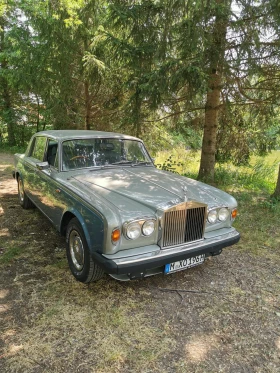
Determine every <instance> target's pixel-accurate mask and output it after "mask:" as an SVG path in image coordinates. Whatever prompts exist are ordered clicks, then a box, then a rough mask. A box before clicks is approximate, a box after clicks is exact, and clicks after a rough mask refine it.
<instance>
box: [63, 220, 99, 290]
mask: <svg viewBox="0 0 280 373" xmlns="http://www.w3.org/2000/svg"><path fill="white" fill-rule="evenodd" d="M66 253H67V259H68V264H69V267H70V270H71V272H72V274H73V275H74V277H75V278H76V279H77V280H78V281H81V282H84V283H88V282H92V281H97V280H100V279H101V278H102V277H103V275H104V271H103V270H102V269H101V268H100V267H99V266H98V265H97V264H96V263H95V262H94V261H93V260H92V258H91V255H90V252H89V248H88V244H87V241H86V238H85V234H84V230H83V228H82V226H81V224H80V222H79V220H78V219H77V218H73V219H72V220H71V221H70V222H69V224H68V226H67V230H66Z"/></svg>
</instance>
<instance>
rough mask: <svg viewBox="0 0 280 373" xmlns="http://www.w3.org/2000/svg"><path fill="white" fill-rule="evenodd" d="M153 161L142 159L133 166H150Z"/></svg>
mask: <svg viewBox="0 0 280 373" xmlns="http://www.w3.org/2000/svg"><path fill="white" fill-rule="evenodd" d="M152 164H153V163H152V162H149V161H140V162H136V163H133V166H143V165H145V166H149V165H152Z"/></svg>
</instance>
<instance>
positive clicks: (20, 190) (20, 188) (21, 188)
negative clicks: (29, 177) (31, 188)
mask: <svg viewBox="0 0 280 373" xmlns="http://www.w3.org/2000/svg"><path fill="white" fill-rule="evenodd" d="M18 193H19V199H20V202H23V200H24V190H23V184H22V181H21V179H19V181H18Z"/></svg>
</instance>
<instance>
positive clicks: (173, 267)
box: [164, 254, 205, 274]
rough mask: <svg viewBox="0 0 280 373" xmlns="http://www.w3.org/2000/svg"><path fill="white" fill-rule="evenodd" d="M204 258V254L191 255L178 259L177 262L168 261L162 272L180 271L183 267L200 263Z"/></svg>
mask: <svg viewBox="0 0 280 373" xmlns="http://www.w3.org/2000/svg"><path fill="white" fill-rule="evenodd" d="M204 260H205V254H201V255H197V256H193V257H191V258H188V259H183V260H179V261H178V262H174V263H170V264H166V265H165V269H164V273H165V274H168V273H172V272H177V271H182V270H183V269H187V268H191V267H195V266H197V265H199V264H202V263H203V262H204Z"/></svg>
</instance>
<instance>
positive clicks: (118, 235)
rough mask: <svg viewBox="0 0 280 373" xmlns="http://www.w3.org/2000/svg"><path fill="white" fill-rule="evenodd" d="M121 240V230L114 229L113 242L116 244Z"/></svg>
mask: <svg viewBox="0 0 280 373" xmlns="http://www.w3.org/2000/svg"><path fill="white" fill-rule="evenodd" d="M120 238H121V231H120V230H119V228H116V229H114V230H113V232H112V235H111V239H112V242H113V243H114V244H116V243H117V242H118V241H119V239H120Z"/></svg>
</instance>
